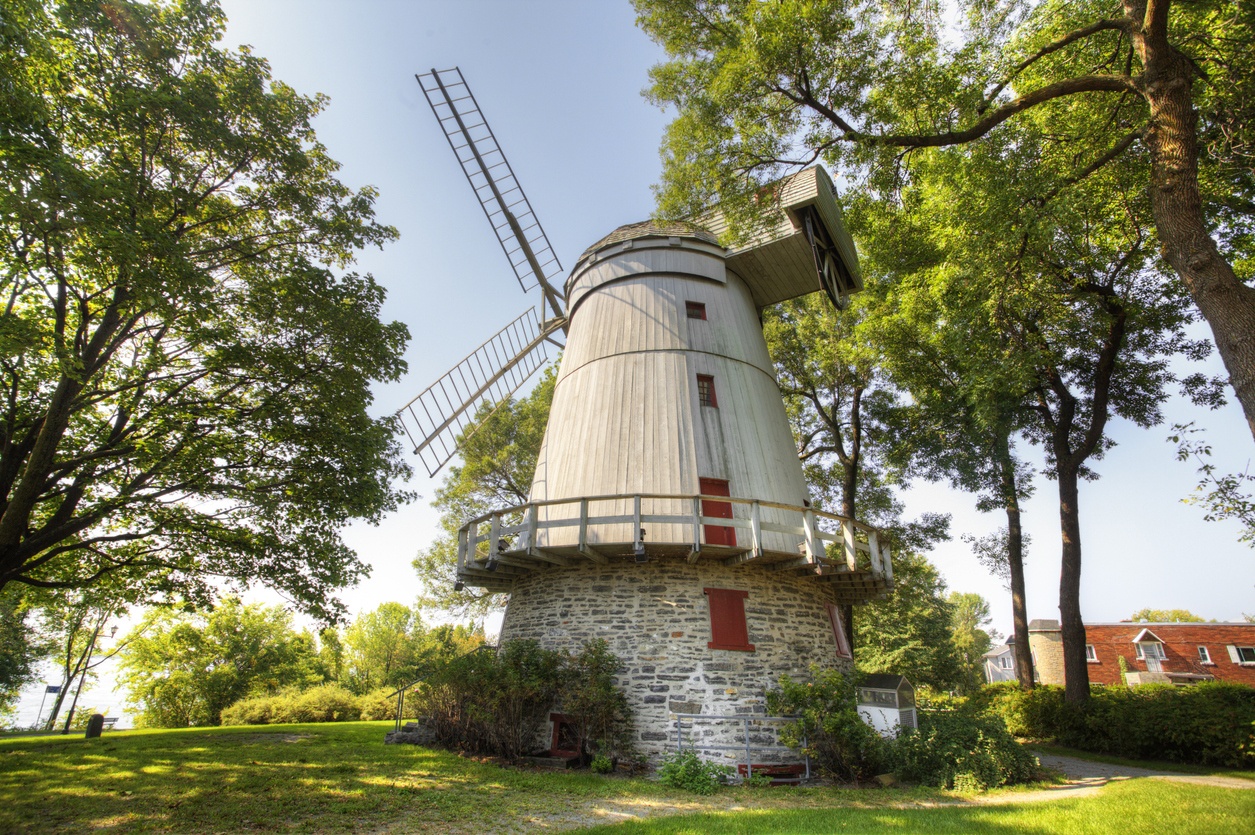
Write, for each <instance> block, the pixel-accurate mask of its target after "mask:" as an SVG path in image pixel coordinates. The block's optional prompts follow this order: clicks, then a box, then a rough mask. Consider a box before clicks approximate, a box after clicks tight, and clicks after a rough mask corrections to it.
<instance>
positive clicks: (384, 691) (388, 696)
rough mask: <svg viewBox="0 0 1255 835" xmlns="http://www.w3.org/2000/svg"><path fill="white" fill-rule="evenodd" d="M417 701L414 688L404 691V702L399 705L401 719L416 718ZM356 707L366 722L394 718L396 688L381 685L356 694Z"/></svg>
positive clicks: (395, 713)
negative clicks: (367, 691)
mask: <svg viewBox="0 0 1255 835" xmlns="http://www.w3.org/2000/svg"><path fill="white" fill-rule="evenodd" d="M418 701H419V697H418V693H416V692H415V691H414V690H409V691H407V692H406V694H405V704H403V705H402V706H401V718H402V719H417V718H418ZM357 707H358V710H360V711H361V712H362V719H363V720H365V721H367V722H375V721H378V720H380V719H395V718H396V717H397V696H396V688H393V687H381V688H379V689H378V690H372V691H370V692H369V693H366V694H363V695H361V696H358V697H357Z"/></svg>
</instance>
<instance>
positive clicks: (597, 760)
mask: <svg viewBox="0 0 1255 835" xmlns="http://www.w3.org/2000/svg"><path fill="white" fill-rule="evenodd" d="M588 767H589V768H590V769H592V772H593V773H594V774H609V773H610V772H612V771H614V763H613V762H612V761H611V759H610V758H609V757H607V756H606V755H605V754H598V755H597V756H595V757H593V761H592V762H591V763H589V765H588Z"/></svg>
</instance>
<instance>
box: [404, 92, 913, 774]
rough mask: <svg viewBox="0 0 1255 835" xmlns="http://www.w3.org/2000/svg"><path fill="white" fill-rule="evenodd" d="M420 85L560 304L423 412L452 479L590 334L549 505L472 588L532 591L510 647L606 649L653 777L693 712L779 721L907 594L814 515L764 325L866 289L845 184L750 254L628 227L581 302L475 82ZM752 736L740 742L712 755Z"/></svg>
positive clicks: (561, 419) (483, 556)
mask: <svg viewBox="0 0 1255 835" xmlns="http://www.w3.org/2000/svg"><path fill="white" fill-rule="evenodd" d="M418 80H419V83H420V85H421V86H422V88H423V91H424V93H425V94H426V95H427V98H428V101H429V103H430V104H431V105H432V109H433V111H434V112H435V114H436V116H437V119H438V120H439V122H440V124H441V126H442V127H443V129H444V131H445V134H446V136H447V137H448V138H449V142H450V146H451V147H452V148H453V149H454V151H455V153H456V154H457V157H458V160H459V162H460V163H461V165H462V167H463V170H464V172H465V173H466V175H467V177H468V179H469V180H470V182H471V184H472V187H473V188H474V190H475V193H476V195H477V196H478V197H479V199H480V202H481V204H482V205H483V206H484V210H485V214H486V215H487V216H488V218H489V221H490V223H492V225H493V228H494V230H495V231H496V233H497V236H498V240H499V241H500V242H501V244H502V248H503V250H504V251H505V252H506V254H507V257H508V258H509V259H510V262H511V265H512V266H513V268H514V270H515V274H516V276H517V277H518V278H519V281H520V283H521V284H522V285H523V286H524V289H527V288H528V286H531V285H534V286H538V287H539V288H540V289H541V292H542V295H543V296H544V301H543V304H542V307H541V311H542V312H539V313H536V312H531V311H529V312H528V313H525V314H524V315H523V316H520V317H519V318H518V319H516V320H515V321H514V322H512V323H511V324H510V325H508V326H507V327H506V328H504V329H503V330H502V331H500V332H498V334H496V335H495V336H493V337H492V338H491V339H489V340H488V341H487V342H486V343H484V345H481V346H480V347H479V348H478V349H476V351H474V352H472V354H471V355H470V356H468V357H467V358H466V359H465V360H463V361H462V362H461V363H459V364H458V365H457V366H455V367H454V368H453V369H452V370H451V371H450V372H449V373H447V374H446V375H445V376H444V377H442V378H441V379H440V380H438V381H437V382H436V383H435V384H433V385H432V386H431V387H429V388H428V389H427V390H425V391H424V392H423V393H422V394H420V395H419V396H418V397H417V398H415V400H414V401H412V402H411V403H410V404H409V405H407V406H406V407H405V408H404V409H402V411H401V412H400V416H401V418H402V422H403V424H404V425H405V427H406V431H407V432H408V433H409V436H410V439H411V440H412V441H413V442H414V446H415V451H416V452H417V453H418V454H419V455H420V457H422V458H423V460H424V462H425V463H427V464H428V469H429V472H431V473H432V474H433V475H434V473H435V471H436V470H438V469H439V468H440V467H441V466H443V465H444V463H446V462H447V461H448V460H449V458H451V457H452V456H453V455H454V454H455V453H456V449H457V443H458V439H459V438H465V437H467V436H468V435H469V434H470V433H473V432H474V430H475V427H476V419H480V420H482V419H483V418H484V417H485V415H486V413H489V412H490V410H491V407H485V405H484V404H486V403H493V402H500V401H502V400H504V399H505V398H506V397H508V396H509V395H510V394H512V393H513V392H514V391H516V390H517V389H518V388H519V386H521V385H522V383H523V382H524V381H525V380H526V379H527V377H528V376H530V374H531V373H533V372H534V371H535V370H536V369H537V368H539V367H540V365H541V364H543V362H544V361H545V359H546V356H545V352H546V350H547V346H548V345H550V344H558V343H557V342H556V339H557V338H558V337H559V334H560V333H561V334H562V335H565V337H566V342H565V351H564V354H563V358H562V363H561V366H560V368H559V372H558V378H557V384H556V388H555V390H554V398H553V406H552V410H551V412H550V418H549V424H548V427H547V429H546V432H545V439H544V443H543V446H542V449H541V452H540V456H539V459H538V462H537V467H536V474H535V477H534V479H533V482H532V488H531V495H530V497H529V501H528V503H527V504H524V505H521V506H518V507H510V508H500V509H498V510H495V511H494V512H492V513H490V514H487V515H486V516H483V517H480V518H477V519H470V520H467V522H466V524H465V525H464V526H463V527H462V529H461V531H460V532H459V541H458V559H457V577H458V583H459V584H465V585H469V586H476V587H482V588H485V589H489V590H492V591H500V592H508V593H509V594H510V602H509V605H508V608H507V610H506V614H505V620H504V623H503V625H502V634H501V638H502V640H503V641H507V640H511V639H516V638H527V639H534V640H536V641H538V642H539V643H540V644H542V645H544V646H547V647H551V648H565V649H578V647H579V646H580V645H581V644H582V643H583V642H584V641H586V640H589V639H595V638H601V639H604V640H606V641H607V642H608V644H609V646H610V649H611V650H612V651H613V652H614V653H615V654H616V655H617V656H618V657H619V658H620V660H621V661H622V662H623V664H624V674H623V675H622V676H621V683H622V684H623V686H624V687H625V689H626V692H627V695H628V700H629V704H630V705H631V707H632V710H633V713H634V719H635V731H636V734H637V739H636V744H637V746H638V748H640V749H641V750H642V751H643V752H644V753H646V754H647V755H650V756H658V755H661V754H662V753H664V752H665V751H666V750H667V745H668V740H669V739H670V740H674V737H675V730H674V729H675V722H676V718H675V717H676V715H677V714H702V715H743V714H754V713H757V714H761V713H763V712H764V710H765V708H764V704H765V693H766V691H767V689H768V688H770V687H771V686H772V685H773V684H774V682H775V681H776V680H777V679H778V678H779V677H780V676H781V675H785V674H787V675H790V676H793V677H795V678H798V677H805V676H806V675H807V674H808V668H809V666H810V665H812V664H819V665H821V666H827V667H836V668H842V669H849V668H850V667H851V666H852V663H853V661H852V656H851V652H850V645H849V641H848V636H847V635H846V634H845V626H844V624H843V623H842V620H841V617H840V614H839V607H840V606H841V605H845V604H856V603H861V602H864V601H867V600H869V599H872V598H876V597H880V596H883V595H885V594H887V593H888V591H889V590H890V589H891V588H892V566H891V563H890V559H889V553H888V549H887V548H885V547H883V546H882V544H881V543H880V542H879V541H878V536H877V532H876V531H875V530H874V529H872V528H869V527H867V526H865V525H862V524H860V523H858V522H857V521H855V520H853V519H845V518H842V517H839V516H836V515H834V514H830V513H824V512H821V511H819V510H816V509H814V508H813V507H811V505H810V502H809V499H808V491H807V487H806V482H805V479H804V478H803V474H802V468H801V463H800V462H799V460H798V457H797V450H796V447H795V444H794V441H793V438H792V434H791V432H790V429H789V424H788V420H787V417H786V415H785V410H784V405H783V402H782V399H781V395H780V390H779V387H778V386H777V384H776V380H775V376H774V370H773V365H772V362H771V359H770V357H769V356H768V353H767V346H766V342H765V340H764V338H763V333H762V325H761V321H760V319H759V311H760V310H761V309H762V308H764V307H766V306H768V305H771V304H775V303H778V302H781V301H784V300H786V299H790V298H795V297H798V296H801V295H805V294H808V293H811V292H821V291H822V292H825V293H827V294H828V295H829V297H830V298H831V299H832V300H833V302H834V303H835V304H842V303H843V301H844V298H845V297H846V296H847V295H848V294H850V293H852V292H855V291H857V290H858V289H860V287H861V283H860V277H859V271H858V261H857V256H856V254H855V251H854V245H853V242H852V241H851V240H850V237H849V234H848V233H847V232H846V230H845V227H844V225H843V223H842V220H841V211H840V208H839V207H838V205H837V203H836V200H835V197H834V190H833V186H832V182H831V180H830V179H829V178H828V176H827V174H826V173H824V171H823V170H822V169H820V168H810V169H806V170H804V171H802V172H799V173H798V174H796V175H794V176H792V177H790V178H788V179H786V180H783V181H781V182H779V183H777V184H776V185H775V201H776V205H777V210H776V214H775V216H774V218H773V222H772V223H770V224H767V226H766V227H765V228H763V229H761V230H760V231H759V233H758V234H757V235H756V236H755V237H754V238H753V239H752V240H751V241H750V242H749V243H747V244H745V245H742V246H739V247H736V248H732V249H729V248H727V247H725V246H722V245H721V244H720V243H719V234H720V233H721V232H723V231H724V228H725V223H724V220H723V218H722V217H721V216H720V215H719V214H718V212H714V213H712V214H711V215H709V216H707V217H704V218H703V219H702V221H701V223H700V224H699V223H660V222H655V221H645V222H643V223H634V224H629V225H626V226H621V227H619V228H618V229H616V230H614V231H613V232H611V233H610V234H609V235H607V236H606V237H604V238H602V239H601V240H600V241H598V242H597V243H595V244H593V245H592V246H591V247H589V248H588V249H587V250H585V252H584V253H583V254H582V255H581V256H580V257H579V259H578V260H577V261H576V263H575V267H574V268H573V269H572V270H571V272H570V273H569V275H567V276H566V279H565V281H564V282H563V284H562V288H561V290H559V289H558V286H557V282H558V279H559V278H560V277H561V273H562V269H561V266H560V265H559V263H558V261H557V258H556V256H555V255H554V254H553V250H552V248H551V247H550V245H549V243H548V240H547V239H546V238H545V236H544V232H543V230H541V227H540V224H539V222H537V221H536V219H535V215H534V214H533V212H532V210H531V207H530V205H529V204H528V203H527V199H526V197H525V196H524V195H523V192H522V190H521V189H520V188H519V186H518V183H517V181H516V180H515V179H514V175H513V172H512V170H511V169H510V166H509V163H508V162H506V160H505V157H504V155H503V154H502V153H501V150H500V147H499V146H498V145H497V142H496V139H495V137H493V135H492V132H491V130H489V128H488V125H487V122H486V121H485V120H484V118H483V115H482V114H481V113H480V111H479V108H478V105H477V104H476V103H475V100H474V97H473V96H472V94H471V93H470V90H469V89H468V88H467V87H466V84H465V81H464V80H463V78H462V76H461V73H460V72H459V71H458V70H456V69H454V70H447V71H435V70H433V71H432V72H430V73H428V74H426V75H421V76H418ZM433 466H434V469H433ZM554 721H555V723H560V721H561V718H560V717H557V716H555V718H554ZM740 730H741V729H740V727H739V726H737V727H735V728H733V727H730V726H725V727H724V728H722V729H721V728H719V727H718V723H717V722H716V723H714V724H713V726H712V730H710V731H708V733H710V734H711V736H710V737H709V738H708V739H707V742H708V744H710V745H717V744H719V743H720V734H724V733H726V734H727V735H728V736H727V739H726V740H725V741H728V742H732V741H734V737H737V735H739V733H740ZM556 731H557V729H556V728H555V738H556V737H557V732H556ZM712 740H713V741H712Z"/></svg>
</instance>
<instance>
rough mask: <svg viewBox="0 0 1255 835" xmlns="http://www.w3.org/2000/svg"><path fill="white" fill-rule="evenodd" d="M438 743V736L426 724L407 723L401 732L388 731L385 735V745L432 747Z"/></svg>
mask: <svg viewBox="0 0 1255 835" xmlns="http://www.w3.org/2000/svg"><path fill="white" fill-rule="evenodd" d="M435 741H436V734H435V733H434V732H433V731H432V729H431V728H429V727H428V726H427V725H426V724H423V723H420V722H407V723H406V724H405V726H404V727H403V728H401V730H399V731H388V733H386V734H385V735H384V738H383V744H384V745H431V744H433V743H434V742H435Z"/></svg>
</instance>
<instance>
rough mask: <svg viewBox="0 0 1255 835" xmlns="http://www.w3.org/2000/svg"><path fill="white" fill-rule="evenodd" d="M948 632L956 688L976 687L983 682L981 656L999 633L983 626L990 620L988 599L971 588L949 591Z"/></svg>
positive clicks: (983, 672)
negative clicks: (955, 665) (954, 660)
mask: <svg viewBox="0 0 1255 835" xmlns="http://www.w3.org/2000/svg"><path fill="white" fill-rule="evenodd" d="M946 602H947V603H949V604H950V635H951V642H952V644H953V645H954V650H955V653H956V655H957V656H958V676H957V680H956V682H955V685H956V688H957V689H958V690H959V691H960V692H962V693H971V692H974V691H976V690H979V689H980V687H981V685H983V684H984V683H985V666H984V661H983V660H982V658H981V656H983V655H984V654H985V653H987V652H989V649H990V647H992V646H993V643H994V640H995V639H996V638H997V637H998V633H997V632H994V633H993V634H992V635H991V634H990V633H989V632H987V631H985V629H982V628H981V627H987V626H988V625H989V623H990V620H991V618H990V616H989V602H988V601H986V600H985V598H983V597H981V596H980V595H979V594H975V593H973V592H958V591H952V592H950V596H949V597H947V598H946Z"/></svg>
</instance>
